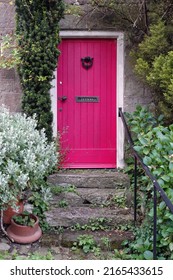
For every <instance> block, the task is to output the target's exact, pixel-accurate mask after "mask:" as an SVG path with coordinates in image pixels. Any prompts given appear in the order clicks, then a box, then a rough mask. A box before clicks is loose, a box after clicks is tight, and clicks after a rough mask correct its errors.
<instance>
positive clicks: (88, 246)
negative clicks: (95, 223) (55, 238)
mask: <svg viewBox="0 0 173 280" xmlns="http://www.w3.org/2000/svg"><path fill="white" fill-rule="evenodd" d="M77 248H79V249H82V250H83V252H84V253H85V254H88V253H91V252H92V253H94V252H95V251H96V250H97V248H98V247H97V244H96V242H95V240H94V238H93V236H92V235H89V234H84V235H80V236H79V237H78V238H77V241H76V242H74V243H73V247H72V250H76V249H77Z"/></svg>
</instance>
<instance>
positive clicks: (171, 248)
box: [169, 242, 173, 252]
mask: <svg viewBox="0 0 173 280" xmlns="http://www.w3.org/2000/svg"><path fill="white" fill-rule="evenodd" d="M169 249H170V251H171V252H172V251H173V243H172V242H171V243H169Z"/></svg>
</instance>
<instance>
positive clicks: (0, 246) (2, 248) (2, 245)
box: [0, 243, 10, 251]
mask: <svg viewBox="0 0 173 280" xmlns="http://www.w3.org/2000/svg"><path fill="white" fill-rule="evenodd" d="M9 249H10V245H8V244H7V243H0V251H8V250H9Z"/></svg>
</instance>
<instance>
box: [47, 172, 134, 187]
mask: <svg viewBox="0 0 173 280" xmlns="http://www.w3.org/2000/svg"><path fill="white" fill-rule="evenodd" d="M49 182H50V183H51V184H53V185H59V184H61V183H66V184H71V185H74V186H76V187H80V188H103V189H105V188H108V189H113V188H122V189H124V188H128V187H129V184H130V182H129V177H128V176H127V175H126V174H124V173H121V172H105V173H104V172H89V171H88V172H81V173H80V172H78V173H76V174H75V173H72V172H71V171H68V172H62V173H61V172H59V173H56V174H53V175H51V176H49Z"/></svg>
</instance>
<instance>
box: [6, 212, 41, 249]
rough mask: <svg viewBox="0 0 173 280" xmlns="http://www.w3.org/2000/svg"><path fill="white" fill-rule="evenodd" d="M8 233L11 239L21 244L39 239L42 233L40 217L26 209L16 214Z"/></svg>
mask: <svg viewBox="0 0 173 280" xmlns="http://www.w3.org/2000/svg"><path fill="white" fill-rule="evenodd" d="M7 234H8V237H9V238H10V239H11V240H13V241H15V242H17V243H20V244H27V243H32V242H35V241H37V240H38V239H39V238H40V237H41V235H42V231H41V228H40V226H39V220H38V217H37V216H35V215H34V214H32V213H29V212H26V211H24V212H23V213H20V214H17V215H14V216H13V217H12V219H11V224H10V226H9V227H8V228H7Z"/></svg>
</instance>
